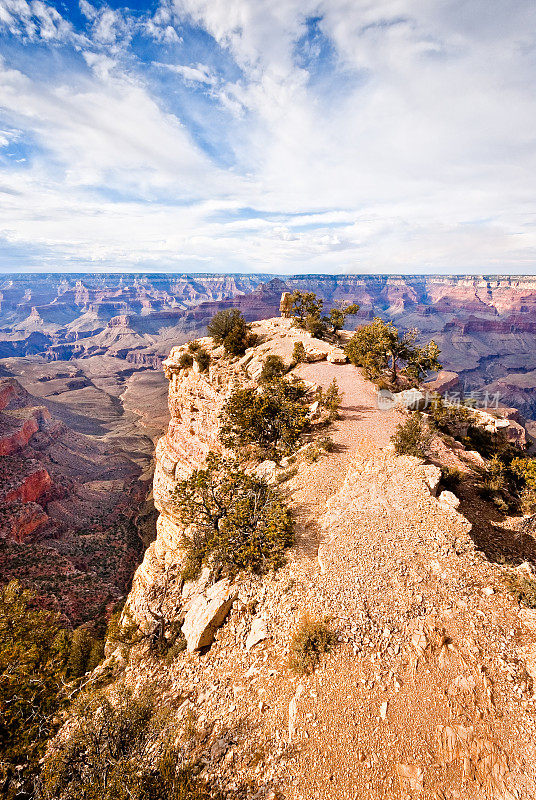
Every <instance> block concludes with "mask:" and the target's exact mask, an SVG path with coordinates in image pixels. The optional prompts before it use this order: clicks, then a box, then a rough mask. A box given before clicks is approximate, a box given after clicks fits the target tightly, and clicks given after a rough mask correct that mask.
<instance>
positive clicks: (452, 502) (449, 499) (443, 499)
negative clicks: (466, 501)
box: [438, 490, 460, 510]
mask: <svg viewBox="0 0 536 800" xmlns="http://www.w3.org/2000/svg"><path fill="white" fill-rule="evenodd" d="M438 499H439V502H440V503H441V505H442V506H443V508H450V509H453V510H454V509H456V508H458V506H459V505H460V498H459V497H456V495H455V494H452V492H447V491H446V490H445V491H444V492H441V494H440V495H439V498H438Z"/></svg>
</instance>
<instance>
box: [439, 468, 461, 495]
mask: <svg viewBox="0 0 536 800" xmlns="http://www.w3.org/2000/svg"><path fill="white" fill-rule="evenodd" d="M462 477H463V475H462V473H461V472H460V470H459V469H456V467H441V483H442V484H443V486H444V487H445V489H448V491H449V492H453V491H455V490H456V488H457V487H458V485H459V484H460V481H461V480H462Z"/></svg>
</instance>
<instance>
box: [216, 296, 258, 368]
mask: <svg viewBox="0 0 536 800" xmlns="http://www.w3.org/2000/svg"><path fill="white" fill-rule="evenodd" d="M207 327H208V332H209V334H210V336H212V338H213V340H214V341H215V342H216V344H223V346H224V347H225V350H226V351H227V352H228V353H230V354H231V355H235V356H239V355H242V354H243V353H244V352H245V351H246V349H247V348H248V347H251V346H252V345H253V344H254V343H255V341H256V337H255V336H254V335H253V334H252V333H251V331H250V328H249V325H248V324H247V323H246V320H245V319H244V317H243V316H242V314H241V313H240V311H239V310H238V309H237V308H228V309H225V310H223V311H218V312H217V313H216V314H215V315H214V316H213V317H212V319H211V321H210V322H209V324H208V326H207Z"/></svg>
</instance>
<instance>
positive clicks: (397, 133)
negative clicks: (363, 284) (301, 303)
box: [0, 0, 536, 273]
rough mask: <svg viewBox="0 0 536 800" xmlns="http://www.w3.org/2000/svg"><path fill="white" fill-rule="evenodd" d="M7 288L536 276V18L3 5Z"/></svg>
mask: <svg viewBox="0 0 536 800" xmlns="http://www.w3.org/2000/svg"><path fill="white" fill-rule="evenodd" d="M0 73H1V74H0V173H1V174H0V270H1V271H3V272H11V271H19V270H32V271H34V270H43V271H66V270H70V271H105V272H106V271H117V270H129V271H130V270H132V271H138V270H142V271H147V270H155V271H168V270H180V271H181V272H186V271H188V272H213V271H233V272H249V271H251V272H264V273H287V272H299V273H306V272H335V273H341V272H354V273H355V272H362V273H365V272H379V271H380V272H409V273H416V272H439V273H441V272H458V273H459V272H473V273H482V272H484V273H496V272H499V273H500V272H504V273H534V272H535V271H536V191H535V190H536V90H535V86H536V3H534V0H320V1H319V0H162V2H153V3H150V2H145V0H131V2H130V4H129V5H127V6H124V5H121V4H120V3H117V2H115V1H114V2H109V3H103V2H99V1H98V0H95V2H89V0H80V2H69V1H68V0H64V1H62V0H56V1H55V2H45V1H44V0H0Z"/></svg>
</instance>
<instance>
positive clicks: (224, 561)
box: [172, 453, 293, 578]
mask: <svg viewBox="0 0 536 800" xmlns="http://www.w3.org/2000/svg"><path fill="white" fill-rule="evenodd" d="M172 500H173V507H174V512H175V513H176V514H177V516H178V517H179V519H180V520H181V522H182V523H183V524H184V525H185V526H191V527H190V532H189V534H188V536H186V535H185V537H184V541H183V547H184V551H185V555H186V565H185V568H184V570H183V576H184V577H185V578H192V577H195V576H196V575H197V574H198V573H199V571H200V569H201V567H202V566H203V565H204V564H206V565H208V566H210V568H211V570H212V571H213V572H214V573H216V574H220V573H223V574H231V575H232V574H235V573H237V572H239V571H240V570H246V571H248V572H255V573H259V574H263V573H265V572H267V571H268V570H270V569H277V568H278V567H280V566H281V565H282V563H283V561H284V553H285V550H286V549H287V548H288V547H289V546H290V545H291V544H292V542H293V524H292V519H291V516H290V512H289V511H288V509H287V508H286V506H285V505H284V504H283V502H282V501H281V499H280V497H279V495H278V493H277V491H276V489H274V488H272V487H270V486H268V484H267V483H266V482H265V481H263V480H261V479H259V478H256V477H255V476H254V475H247V474H246V473H245V472H244V471H243V470H242V469H240V467H239V465H238V463H237V462H236V461H230V460H229V459H225V458H223V457H221V456H219V455H216V454H215V453H209V454H208V456H207V460H206V464H205V467H204V468H203V469H197V470H194V472H193V473H192V474H191V476H190V477H189V478H187V479H186V480H183V481H180V482H179V483H178V485H177V487H176V488H175V491H174V493H173V498H172Z"/></svg>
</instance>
